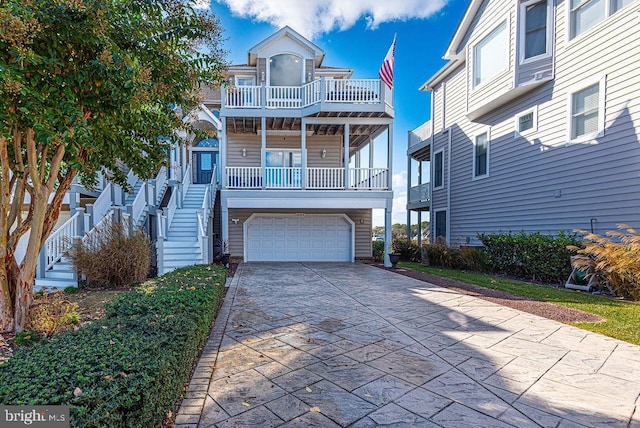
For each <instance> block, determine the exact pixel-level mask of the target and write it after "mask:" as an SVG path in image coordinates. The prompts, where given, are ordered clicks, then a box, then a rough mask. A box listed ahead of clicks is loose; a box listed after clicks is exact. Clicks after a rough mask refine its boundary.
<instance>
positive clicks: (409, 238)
mask: <svg viewBox="0 0 640 428" xmlns="http://www.w3.org/2000/svg"><path fill="white" fill-rule="evenodd" d="M411 177H412V175H411V156H407V203H409V202H411ZM407 242H408V243H410V242H411V210H410V209H409V208H407Z"/></svg>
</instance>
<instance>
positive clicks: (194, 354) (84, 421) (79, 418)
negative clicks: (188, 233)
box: [0, 266, 226, 427]
mask: <svg viewBox="0 0 640 428" xmlns="http://www.w3.org/2000/svg"><path fill="white" fill-rule="evenodd" d="M225 276H226V270H224V269H222V268H218V267H214V266H190V267H186V268H182V269H178V270H176V271H174V272H171V273H169V274H167V275H164V276H162V277H159V278H156V279H154V280H151V281H148V282H147V283H145V284H143V285H142V286H141V287H140V288H139V289H137V290H136V291H134V292H131V293H128V294H125V295H122V296H120V297H119V298H117V299H116V300H115V301H114V302H112V304H110V305H108V306H107V308H106V317H105V318H103V319H101V320H97V321H94V322H92V323H90V324H85V325H83V326H81V327H80V328H79V329H78V330H76V331H73V330H71V331H67V332H64V333H61V334H58V335H55V336H54V337H53V338H52V339H51V340H50V341H49V342H47V343H45V344H43V345H40V346H37V347H35V348H33V349H31V350H28V351H21V352H19V353H18V354H16V355H15V356H14V357H13V358H11V359H10V360H9V361H8V362H6V363H5V364H3V365H0V404H4V405H27V404H28V405H45V404H48V405H56V404H69V405H70V406H71V425H72V426H82V427H98V426H109V427H125V426H126V427H152V426H158V425H161V424H162V420H163V418H164V417H165V416H166V415H167V413H168V412H169V411H170V410H172V409H173V406H174V404H175V403H176V401H177V400H178V399H179V398H180V395H181V393H182V392H183V387H184V385H185V384H186V382H187V381H188V378H189V374H190V371H191V368H192V366H193V363H194V362H195V361H196V360H197V358H198V355H199V353H200V350H201V349H202V347H203V346H204V343H205V341H206V338H207V336H208V332H209V328H210V326H211V324H212V322H213V320H214V319H215V316H216V314H217V312H218V309H219V307H220V304H221V302H222V298H223V295H224V281H225ZM74 392H75V393H74Z"/></svg>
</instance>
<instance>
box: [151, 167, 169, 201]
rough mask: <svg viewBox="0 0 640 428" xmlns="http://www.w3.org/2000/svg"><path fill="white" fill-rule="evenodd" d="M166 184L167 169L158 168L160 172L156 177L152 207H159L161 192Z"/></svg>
mask: <svg viewBox="0 0 640 428" xmlns="http://www.w3.org/2000/svg"><path fill="white" fill-rule="evenodd" d="M167 183H168V174H167V168H166V167H164V166H163V167H162V168H160V171H159V172H158V175H157V176H156V192H155V195H156V198H155V201H153V203H154V205H156V206H158V205H160V202H161V201H162V190H163V189H164V188H165V186H166V185H167Z"/></svg>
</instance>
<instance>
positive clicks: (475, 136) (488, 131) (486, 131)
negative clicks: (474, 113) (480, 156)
mask: <svg viewBox="0 0 640 428" xmlns="http://www.w3.org/2000/svg"><path fill="white" fill-rule="evenodd" d="M482 134H487V173H486V174H483V175H476V141H477V139H478V137H479V136H480V135H482ZM490 166H491V128H490V127H488V128H485V129H484V130H482V131H478V132H476V133H475V134H473V165H472V169H471V180H472V181H476V180H482V179H485V178H487V177H489V174H490Z"/></svg>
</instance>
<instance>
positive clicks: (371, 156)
mask: <svg viewBox="0 0 640 428" xmlns="http://www.w3.org/2000/svg"><path fill="white" fill-rule="evenodd" d="M369 168H371V169H373V138H369Z"/></svg>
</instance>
